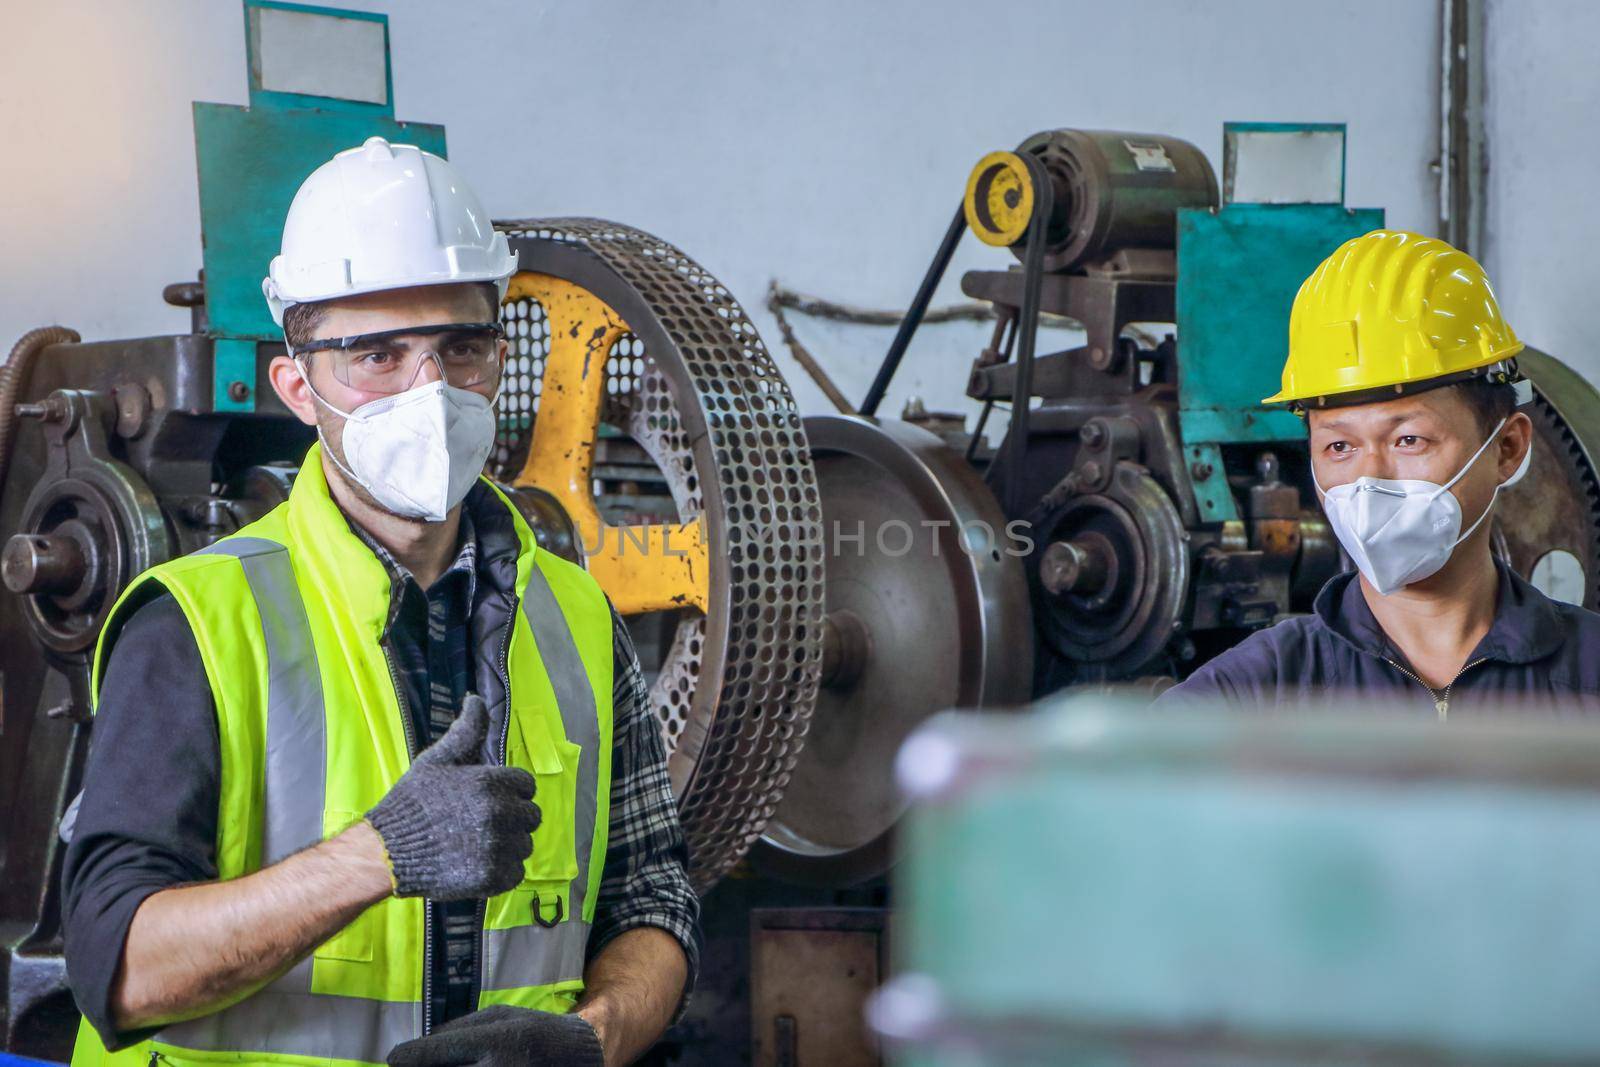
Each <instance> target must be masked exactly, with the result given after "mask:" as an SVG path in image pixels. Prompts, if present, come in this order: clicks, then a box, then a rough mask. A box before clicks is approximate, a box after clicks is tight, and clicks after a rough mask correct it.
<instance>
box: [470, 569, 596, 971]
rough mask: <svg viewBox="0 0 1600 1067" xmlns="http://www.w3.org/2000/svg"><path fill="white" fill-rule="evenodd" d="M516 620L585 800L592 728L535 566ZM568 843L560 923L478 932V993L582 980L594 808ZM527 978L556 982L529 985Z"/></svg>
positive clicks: (591, 707)
mask: <svg viewBox="0 0 1600 1067" xmlns="http://www.w3.org/2000/svg"><path fill="white" fill-rule="evenodd" d="M522 614H523V616H524V617H525V618H526V619H527V620H528V626H529V628H530V629H531V630H532V631H533V641H534V644H535V645H536V646H537V647H538V649H539V658H540V659H542V660H543V661H544V666H545V673H546V674H547V675H549V677H550V686H551V688H552V689H554V690H555V695H556V706H557V707H559V708H560V709H561V725H562V728H563V729H565V730H566V734H567V740H568V741H570V742H572V743H573V744H575V745H579V746H580V747H581V748H582V752H581V753H580V754H579V757H578V792H577V795H578V796H580V797H593V796H595V795H596V794H597V792H598V790H599V784H600V726H599V718H598V716H597V714H596V709H595V704H594V690H592V689H591V688H589V682H588V675H587V673H586V672H585V671H584V668H583V658H582V657H581V656H580V655H579V654H578V645H577V642H575V641H574V640H573V639H572V631H571V630H570V629H568V628H567V623H566V619H565V618H564V617H563V616H562V614H561V606H560V604H558V603H557V602H556V595H555V593H554V592H553V591H552V590H551V588H550V582H549V580H548V579H546V578H545V576H544V572H543V571H541V570H540V569H539V568H538V567H534V568H532V569H531V572H530V573H529V575H528V584H527V587H526V588H525V589H524V590H523V593H522ZM576 815H577V823H576V825H575V826H574V827H573V838H574V840H575V841H576V842H578V845H577V849H576V852H577V857H578V874H577V877H575V878H573V880H572V886H571V889H570V890H569V892H568V899H567V916H568V918H567V920H566V921H565V922H562V923H558V924H556V925H555V926H554V927H551V928H548V929H547V928H545V927H541V926H539V925H537V924H535V925H533V926H518V927H513V928H512V929H509V930H485V931H484V935H483V936H484V947H483V950H484V959H483V961H482V963H481V966H482V968H483V988H484V989H516V988H519V987H521V986H526V985H543V984H545V983H548V982H556V981H561V980H562V979H565V978H582V977H583V964H584V951H585V948H586V947H587V945H588V942H589V924H588V923H586V922H584V921H583V913H584V902H585V897H586V896H587V895H588V892H589V848H588V845H587V842H589V841H592V840H593V839H594V816H595V805H593V804H580V805H578V807H577V811H576ZM529 975H551V976H559V977H548V978H540V979H538V980H535V981H529V980H528V976H529Z"/></svg>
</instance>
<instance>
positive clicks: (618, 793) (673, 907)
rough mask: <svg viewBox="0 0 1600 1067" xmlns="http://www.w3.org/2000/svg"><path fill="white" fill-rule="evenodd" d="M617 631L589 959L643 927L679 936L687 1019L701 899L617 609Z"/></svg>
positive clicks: (657, 733) (657, 731) (663, 754)
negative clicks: (607, 802)
mask: <svg viewBox="0 0 1600 1067" xmlns="http://www.w3.org/2000/svg"><path fill="white" fill-rule="evenodd" d="M611 626H612V633H613V635H614V637H613V645H614V649H615V668H614V675H613V677H614V681H613V683H612V698H611V699H612V723H613V726H612V732H613V738H612V757H611V820H610V831H609V837H608V838H607V844H606V862H605V867H604V869H603V871H602V872H601V880H600V892H599V895H598V896H597V897H596V898H595V910H594V927H593V929H592V930H591V931H590V935H589V949H588V953H589V958H590V959H593V958H594V956H595V954H596V953H598V952H599V951H600V950H601V949H603V948H604V947H605V946H606V943H607V942H609V941H610V940H611V939H612V938H614V937H616V936H617V935H618V934H620V933H622V932H623V931H625V930H632V929H634V928H636V927H640V926H656V927H660V928H661V929H663V930H665V931H666V932H667V933H669V934H671V935H672V936H673V937H675V938H677V940H678V943H679V944H680V945H682V946H683V954H684V956H685V957H687V959H688V961H689V977H688V980H687V981H686V982H685V983H684V995H683V999H682V1001H681V1002H680V1004H679V1007H678V1013H677V1014H678V1016H681V1015H682V1014H683V1008H684V1006H685V1005H686V1004H687V1003H688V999H689V991H690V990H692V989H693V988H694V982H695V975H696V974H697V973H698V972H699V966H700V943H699V932H698V922H699V917H700V899H699V897H697V896H696V895H695V892H694V889H693V887H692V886H690V884H689V872H688V867H689V848H688V845H687V843H686V842H685V841H684V837H683V827H682V826H681V825H680V824H679V822H678V805H677V801H676V800H675V799H674V797H673V795H672V782H671V779H670V778H669V777H668V776H667V751H666V746H665V745H664V744H663V743H662V740H661V728H660V725H659V724H658V723H657V721H656V717H655V715H653V714H652V713H651V710H650V699H649V698H650V693H649V689H648V687H647V686H646V685H645V680H644V672H643V670H641V668H640V667H639V657H638V655H637V654H635V652H634V650H633V639H632V638H631V637H629V636H628V629H627V627H626V626H624V625H623V622H622V619H621V617H620V616H618V615H617V612H616V609H615V608H612V610H611Z"/></svg>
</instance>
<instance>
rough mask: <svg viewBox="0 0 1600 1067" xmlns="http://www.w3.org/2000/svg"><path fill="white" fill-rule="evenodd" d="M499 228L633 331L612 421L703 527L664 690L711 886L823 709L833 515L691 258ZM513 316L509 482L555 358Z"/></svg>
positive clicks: (614, 389) (534, 263)
mask: <svg viewBox="0 0 1600 1067" xmlns="http://www.w3.org/2000/svg"><path fill="white" fill-rule="evenodd" d="M498 225H499V226H500V228H501V229H503V230H504V231H505V232H506V234H507V237H508V238H509V239H510V241H511V245H512V248H513V249H514V250H515V251H517V252H518V254H519V255H520V257H521V260H520V267H521V269H522V270H525V271H538V272H540V273H544V274H549V275H553V276H555V277H559V278H566V279H568V280H570V281H573V282H575V283H576V284H578V285H581V286H583V287H584V288H586V289H588V290H589V291H591V292H593V293H594V294H595V295H596V296H598V297H600V298H601V299H602V300H604V301H605V302H606V304H608V305H610V306H611V307H612V308H615V309H616V310H617V311H618V312H619V313H620V314H621V315H622V316H623V318H624V320H625V321H626V322H627V323H628V324H629V325H630V326H631V327H632V328H633V329H632V333H631V334H628V335H624V336H623V337H622V338H620V339H619V340H618V341H617V342H616V344H615V345H613V346H612V348H611V350H610V352H609V353H608V366H607V372H608V382H607V388H606V399H605V402H604V405H603V408H602V413H601V421H602V423H603V424H604V425H606V426H609V427H612V428H613V429H614V430H616V431H620V432H621V433H623V434H625V435H626V436H628V437H631V438H632V439H633V440H634V441H635V442H636V443H637V444H639V445H640V446H641V447H642V448H643V449H644V450H645V452H646V453H647V454H648V455H649V456H650V458H651V460H652V461H654V463H655V465H656V466H657V467H658V468H659V470H660V472H661V474H662V476H663V478H664V480H665V482H666V484H667V487H668V490H669V492H670V494H671V497H672V505H673V509H674V510H675V512H676V514H675V515H672V516H667V517H665V519H666V521H674V522H688V521H692V520H694V519H695V518H697V517H703V518H704V520H705V523H706V528H707V532H708V537H709V539H710V543H711V554H710V564H711V584H710V608H709V610H708V611H707V612H706V613H705V614H701V613H699V612H695V611H688V610H684V611H681V612H679V613H678V614H677V617H676V618H675V619H674V620H672V625H671V628H670V629H671V633H672V637H671V639H670V641H671V643H670V647H669V648H668V649H667V651H666V652H665V653H664V656H663V660H662V664H661V667H660V670H659V671H658V672H657V673H656V676H655V678H654V680H653V682H652V684H651V691H650V694H651V702H652V705H653V706H654V709H655V711H656V713H657V714H658V715H659V716H660V718H661V722H662V725H663V729H664V734H663V736H664V738H665V739H666V742H667V746H668V749H669V752H670V770H671V774H672V784H673V789H674V791H675V792H676V793H677V796H678V804H679V811H680V814H681V816H682V819H683V824H684V830H685V832H686V834H687V836H688V839H689V847H690V851H691V854H692V857H693V861H692V862H693V866H692V869H691V872H690V873H691V876H692V878H693V879H694V881H695V884H696V885H697V886H698V887H700V888H701V889H702V890H703V889H705V888H706V887H708V886H710V885H711V884H712V883H714V882H715V881H716V880H717V879H718V878H719V877H721V876H722V875H723V874H724V873H725V872H726V871H727V870H728V869H729V868H730V867H732V866H733V865H734V864H735V863H737V862H738V860H739V859H740V858H741V857H742V856H743V855H744V854H745V852H746V851H747V850H748V849H749V847H750V846H751V844H753V843H754V842H755V840H756V839H757V838H758V837H759V836H760V834H761V832H762V831H763V829H765V827H766V824H767V821H768V820H769V819H770V818H771V817H772V814H773V812H774V810H775V809H776V806H777V803H778V800H779V798H780V797H781V796H782V794H783V790H784V788H785V786H787V784H788V782H789V778H790V774H791V773H792V771H793V769H794V765H795V761H796V759H797V758H798V757H799V753H800V748H801V745H802V743H803V741H804V738H805V734H806V729H807V725H808V724H809V721H810V718H811V712H812V708H813V706H814V704H815V701H816V694H817V683H818V677H819V674H820V672H821V667H822V625H821V624H822V569H821V563H820V561H821V558H822V540H821V509H820V504H819V502H818V497H817V483H816V476H815V473H814V472H813V470H812V466H811V458H810V451H809V448H808V446H807V443H806V437H805V431H804V428H803V427H802V425H801V421H800V415H799V411H798V409H797V407H796V405H795V403H794V399H793V397H792V396H791V394H790V392H789V389H788V386H787V385H786V384H785V383H784V381H783V378H782V377H781V376H780V375H779V373H778V370H777V368H776V366H775V365H774V364H773V362H772V358H771V356H770V355H769V354H768V352H767V350H766V347H765V346H764V345H763V344H762V342H761V339H760V337H759V336H758V335H757V334H756V330H755V327H754V326H753V325H752V324H751V323H750V320H749V318H748V317H747V316H746V315H745V313H744V311H743V309H742V308H741V307H740V306H739V304H738V302H737V301H735V300H734V299H733V297H732V295H731V294H730V293H729V292H728V291H727V290H726V289H725V288H724V287H723V286H722V285H721V284H719V283H718V282H717V280H716V279H715V278H713V277H712V276H711V275H710V274H708V273H706V271H705V270H704V269H703V268H701V267H700V266H699V265H698V264H696V263H694V262H693V261H692V260H690V259H689V258H688V257H687V256H685V255H684V254H683V253H682V252H681V251H679V250H678V249H676V248H674V247H673V246H671V245H669V244H667V243H665V242H663V241H661V240H659V239H657V238H655V237H652V236H650V235H649V234H646V233H642V232H640V231H638V230H635V229H632V228H630V227H627V226H622V225H619V224H617V223H612V222H605V221H602V220H596V219H527V220H520V221H512V222H503V223H499V224H498ZM505 317H506V321H507V326H508V337H509V339H510V340H511V343H512V353H511V357H510V359H511V363H510V367H509V368H508V375H507V381H506V384H505V392H504V398H503V399H502V415H503V419H504V421H503V425H502V434H501V439H500V443H499V448H498V449H497V452H496V454H495V457H494V459H493V461H492V462H493V463H494V464H495V466H496V467H497V468H498V469H499V470H506V469H508V468H514V467H515V466H518V465H520V462H521V460H522V458H523V457H524V456H525V454H526V449H527V447H528V440H529V436H530V433H529V431H530V429H531V426H532V423H533V420H534V418H535V416H536V414H537V411H538V406H539V402H540V394H541V386H540V384H539V376H540V374H541V373H542V372H543V369H544V368H543V357H544V356H545V355H546V354H547V353H548V351H549V340H548V324H547V320H546V318H545V315H544V312H543V309H542V308H540V307H539V306H538V305H537V303H536V302H534V301H528V300H524V301H519V302H514V303H512V304H509V305H508V306H507V308H506V315H505Z"/></svg>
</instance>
